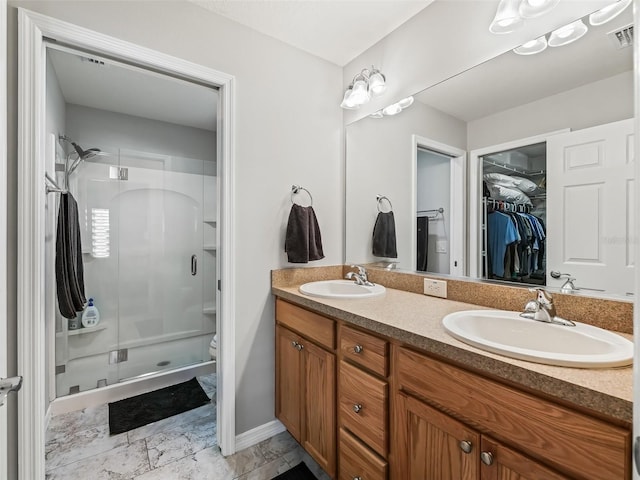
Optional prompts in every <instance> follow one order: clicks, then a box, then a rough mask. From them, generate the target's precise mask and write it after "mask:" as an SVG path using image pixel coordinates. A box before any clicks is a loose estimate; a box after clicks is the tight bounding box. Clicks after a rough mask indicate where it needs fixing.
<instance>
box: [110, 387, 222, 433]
mask: <svg viewBox="0 0 640 480" xmlns="http://www.w3.org/2000/svg"><path fill="white" fill-rule="evenodd" d="M209 401H210V400H209V397H207V394H206V393H204V390H202V387H201V386H200V384H199V383H198V380H196V379H195V377H194V378H192V379H191V380H189V381H187V382H184V383H179V384H177V385H171V386H170V387H165V388H161V389H160V390H156V391H154V392H149V393H143V394H142V395H138V396H136V397H131V398H125V399H124V400H120V401H119V402H113V403H110V404H109V433H111V435H116V434H118V433H123V432H128V431H129V430H133V429H134V428H138V427H141V426H143V425H147V424H148V423H153V422H157V421H158V420H162V419H163V418H167V417H172V416H173V415H177V414H179V413H183V412H186V411H187V410H191V409H193V408H197V407H200V406H202V405H204V404H206V403H209Z"/></svg>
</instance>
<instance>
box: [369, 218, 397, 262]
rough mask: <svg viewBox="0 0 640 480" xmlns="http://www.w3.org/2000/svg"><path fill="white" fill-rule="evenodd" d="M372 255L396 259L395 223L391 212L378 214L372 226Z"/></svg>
mask: <svg viewBox="0 0 640 480" xmlns="http://www.w3.org/2000/svg"><path fill="white" fill-rule="evenodd" d="M372 253H373V255H375V256H376V257H386V258H398V251H397V249H396V221H395V218H394V216H393V212H378V216H377V217H376V223H375V225H374V226H373V252H372Z"/></svg>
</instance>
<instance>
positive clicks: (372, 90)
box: [340, 66, 387, 110]
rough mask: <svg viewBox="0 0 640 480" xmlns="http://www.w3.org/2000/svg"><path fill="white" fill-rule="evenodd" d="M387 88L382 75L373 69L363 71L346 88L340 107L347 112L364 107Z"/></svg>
mask: <svg viewBox="0 0 640 480" xmlns="http://www.w3.org/2000/svg"><path fill="white" fill-rule="evenodd" d="M386 88H387V85H386V79H385V77H384V75H383V74H382V73H381V72H380V70H378V69H377V68H375V67H373V66H372V67H371V70H369V69H368V68H365V69H363V70H362V71H361V72H360V73H358V74H357V75H356V76H355V77H353V81H352V82H351V84H350V85H349V87H347V90H346V91H345V92H344V97H343V98H342V103H341V104H340V106H341V107H342V108H346V109H348V110H355V109H356V108H359V107H360V105H364V104H365V103H367V102H368V101H369V100H371V98H372V97H377V96H379V95H381V94H382V93H383V92H384V91H385V90H386Z"/></svg>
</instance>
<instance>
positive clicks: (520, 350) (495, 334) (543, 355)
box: [442, 310, 633, 368]
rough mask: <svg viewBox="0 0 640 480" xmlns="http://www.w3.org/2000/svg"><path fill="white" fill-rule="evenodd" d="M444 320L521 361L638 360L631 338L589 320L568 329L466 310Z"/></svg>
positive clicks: (603, 364) (464, 336) (471, 340)
mask: <svg viewBox="0 0 640 480" xmlns="http://www.w3.org/2000/svg"><path fill="white" fill-rule="evenodd" d="M442 324H443V325H444V328H445V330H446V331H447V333H449V334H450V335H451V336H453V337H455V338H457V339H458V340H461V341H463V342H465V343H468V344H470V345H473V346H475V347H478V348H481V349H483V350H487V351H490V352H494V353H499V354H501V355H506V356H508V357H513V358H519V359H522V360H529V361H532V362H537V363H545V364H549V365H558V366H567V367H579V368H607V367H620V366H626V365H631V364H632V363H633V343H632V342H630V341H629V340H627V339H626V338H624V337H622V336H620V335H618V334H616V333H613V332H609V331H608V330H603V329H601V328H598V327H594V326H591V325H587V324H584V323H576V326H575V327H568V326H563V325H554V324H550V323H543V322H538V321H535V320H530V319H526V318H522V317H520V315H519V312H507V311H504V310H467V311H463V312H456V313H452V314H449V315H447V316H446V317H444V319H443V320H442Z"/></svg>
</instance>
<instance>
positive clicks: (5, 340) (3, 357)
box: [0, 0, 14, 478]
mask: <svg viewBox="0 0 640 480" xmlns="http://www.w3.org/2000/svg"><path fill="white" fill-rule="evenodd" d="M0 38H2V39H3V43H2V45H4V48H0V352H1V353H0V378H6V377H8V376H9V337H8V332H7V328H8V326H9V323H8V321H7V313H8V312H7V240H8V239H7V214H8V211H7V151H8V148H7V127H8V122H7V42H6V41H4V40H7V0H0ZM7 400H8V401H12V399H7ZM8 401H7V402H6V403H8ZM6 403H5V406H4V407H0V478H9V462H10V460H9V455H8V452H9V444H10V443H11V442H9V428H8V427H9V424H8V415H7V410H8V409H9V407H8V406H7V405H6ZM12 440H14V439H12Z"/></svg>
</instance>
